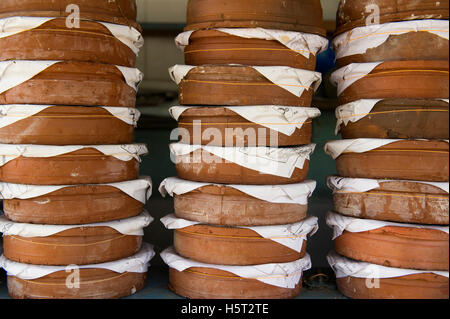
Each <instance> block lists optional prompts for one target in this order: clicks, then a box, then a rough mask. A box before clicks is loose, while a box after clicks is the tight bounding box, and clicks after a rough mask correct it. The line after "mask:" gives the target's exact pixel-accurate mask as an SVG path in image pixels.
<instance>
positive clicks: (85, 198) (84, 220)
mask: <svg viewBox="0 0 450 319" xmlns="http://www.w3.org/2000/svg"><path fill="white" fill-rule="evenodd" d="M143 206H144V204H143V203H141V202H139V201H137V200H136V199H134V198H132V197H130V196H128V195H127V194H125V193H123V192H122V191H121V190H119V189H117V188H115V187H112V186H106V185H80V186H71V187H67V188H63V189H60V190H57V191H54V192H52V193H49V194H46V195H42V196H38V197H34V198H29V199H4V200H3V210H4V213H5V217H6V218H8V219H9V220H12V221H14V222H17V223H32V224H46V225H77V224H91V223H101V222H108V221H113V220H119V219H125V218H130V217H134V216H137V215H139V214H140V213H141V212H142V209H143Z"/></svg>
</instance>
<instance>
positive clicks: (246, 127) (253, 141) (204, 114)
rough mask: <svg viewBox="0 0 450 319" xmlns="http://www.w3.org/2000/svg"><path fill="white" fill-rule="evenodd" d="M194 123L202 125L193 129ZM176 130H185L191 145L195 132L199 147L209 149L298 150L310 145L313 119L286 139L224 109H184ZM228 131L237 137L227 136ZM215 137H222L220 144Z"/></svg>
mask: <svg viewBox="0 0 450 319" xmlns="http://www.w3.org/2000/svg"><path fill="white" fill-rule="evenodd" d="M194 121H201V124H200V125H194ZM178 127H179V128H181V129H183V130H187V132H188V133H189V138H190V140H189V143H190V144H196V143H194V138H195V132H197V131H198V130H199V132H200V134H201V135H200V136H201V144H202V145H211V146H227V147H234V146H274V145H276V146H298V145H306V144H310V143H311V136H312V119H308V120H307V121H306V122H305V123H304V125H303V126H302V128H301V129H298V128H297V129H296V130H295V132H294V133H293V134H292V135H291V136H288V135H285V134H283V133H281V132H277V131H275V130H271V129H270V128H267V127H265V126H262V125H259V124H257V123H253V122H250V121H248V120H246V119H245V118H243V117H242V116H240V115H239V114H237V113H235V112H233V111H231V110H229V109H227V108H224V107H196V108H190V109H187V110H186V111H185V112H183V114H181V116H180V118H179V119H178ZM228 131H232V132H234V133H236V134H233V133H231V134H230V133H228V134H227V132H228ZM208 132H217V133H218V132H220V135H218V134H214V135H209V134H208ZM247 133H248V134H247ZM251 133H253V134H251ZM227 135H228V137H227ZM216 136H219V137H221V140H216Z"/></svg>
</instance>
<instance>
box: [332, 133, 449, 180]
mask: <svg viewBox="0 0 450 319" xmlns="http://www.w3.org/2000/svg"><path fill="white" fill-rule="evenodd" d="M448 163H449V158H448V143H447V142H440V141H419V140H415V141H409V140H403V141H399V142H395V143H391V144H388V145H385V146H383V147H380V148H377V149H375V150H372V151H368V152H365V153H343V154H342V155H340V156H339V157H338V158H337V160H336V164H337V170H338V173H339V175H340V176H343V177H353V178H370V179H399V180H403V179H404V180H413V181H414V180H415V181H432V182H447V181H448V180H449V172H448V170H449V166H448Z"/></svg>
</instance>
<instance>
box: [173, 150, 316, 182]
mask: <svg viewBox="0 0 450 319" xmlns="http://www.w3.org/2000/svg"><path fill="white" fill-rule="evenodd" d="M205 158H207V159H208V162H210V161H209V160H211V162H210V163H206V162H203V161H202V159H205ZM178 160H179V161H178ZM178 160H177V161H178V162H177V164H176V169H177V175H178V177H179V178H181V179H185V180H188V181H195V182H204V183H219V184H243V185H285V184H294V183H300V182H302V181H304V180H305V179H306V177H307V175H308V170H309V160H305V164H304V165H303V168H302V169H299V168H295V169H294V172H293V173H292V175H291V177H290V178H286V177H281V176H276V175H268V174H263V173H261V172H258V171H256V170H252V169H248V168H245V167H243V166H240V165H238V164H235V163H232V162H228V161H226V160H224V159H221V158H219V157H217V156H215V155H213V154H211V153H209V152H207V151H204V150H201V149H199V150H196V151H194V152H192V153H190V154H187V155H183V156H179V157H178Z"/></svg>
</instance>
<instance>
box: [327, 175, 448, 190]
mask: <svg viewBox="0 0 450 319" xmlns="http://www.w3.org/2000/svg"><path fill="white" fill-rule="evenodd" d="M387 182H404V183H411V184H416V183H420V184H427V185H431V186H434V187H438V188H440V189H442V190H443V191H445V192H447V193H448V192H449V183H445V182H424V181H406V180H405V181H404V180H385V179H378V180H377V179H367V178H345V177H340V176H329V177H328V178H327V185H328V187H329V188H330V189H331V190H332V191H333V192H334V193H336V192H338V191H342V192H356V193H365V192H368V191H370V190H372V189H376V188H378V187H380V185H381V184H383V183H387Z"/></svg>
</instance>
